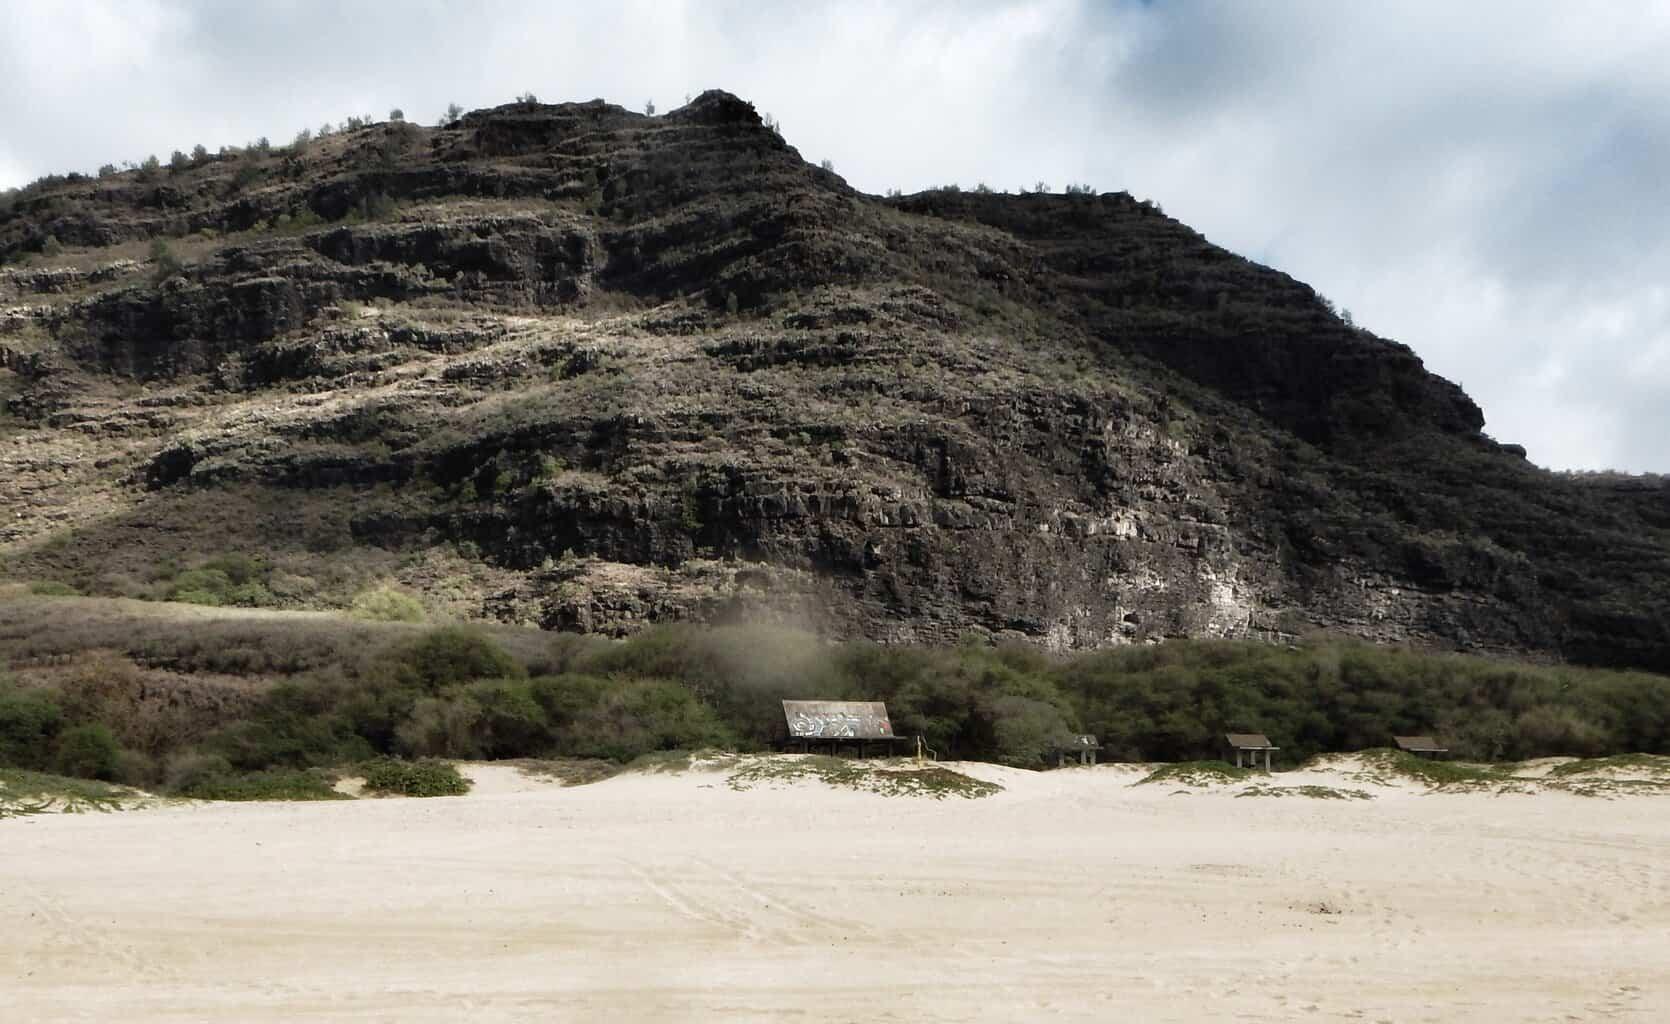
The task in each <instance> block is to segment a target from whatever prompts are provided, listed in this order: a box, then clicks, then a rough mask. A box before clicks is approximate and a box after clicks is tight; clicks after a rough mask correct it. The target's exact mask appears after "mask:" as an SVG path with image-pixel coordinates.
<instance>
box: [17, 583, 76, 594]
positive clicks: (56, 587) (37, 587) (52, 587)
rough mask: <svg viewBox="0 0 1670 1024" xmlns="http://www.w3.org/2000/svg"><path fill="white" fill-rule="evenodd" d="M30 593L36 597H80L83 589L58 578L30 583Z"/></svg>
mask: <svg viewBox="0 0 1670 1024" xmlns="http://www.w3.org/2000/svg"><path fill="white" fill-rule="evenodd" d="M29 593H31V594H34V595H35V596H36V597H80V596H81V591H79V590H77V589H75V588H74V587H72V586H70V585H69V584H68V583H61V582H59V581H58V580H36V581H35V582H34V583H31V584H29Z"/></svg>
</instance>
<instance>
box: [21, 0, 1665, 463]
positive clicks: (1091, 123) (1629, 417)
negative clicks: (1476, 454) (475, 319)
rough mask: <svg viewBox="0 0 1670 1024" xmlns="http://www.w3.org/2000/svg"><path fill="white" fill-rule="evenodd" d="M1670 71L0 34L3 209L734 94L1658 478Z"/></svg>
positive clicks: (619, 33)
mask: <svg viewBox="0 0 1670 1024" xmlns="http://www.w3.org/2000/svg"><path fill="white" fill-rule="evenodd" d="M1666 52H1670V8H1666V7H1664V6H1662V5H1657V4H1653V3H1651V2H1649V0H1634V2H1631V0H1617V2H1613V3H1609V4H1606V5H1598V6H1597V5H1586V6H1585V5H1573V4H1569V3H1558V2H1541V0H1537V2H1532V0H1496V2H1484V0H1479V2H1475V3H1470V4H1463V5H1456V4H1453V3H1438V2H1412V3H1406V4H1399V5H1370V4H1341V3H1337V2H1332V0H1289V2H1282V3H1274V4H1244V3H1230V2H1198V3H1166V4H1139V3H1129V4H1124V3H1101V2H1094V0H1083V2H1074V0H1044V2H1037V3H1020V2H1005V0H982V2H973V3H970V2H962V3H953V2H949V0H940V2H924V3H909V4H906V3H882V2H878V0H850V2H845V3H839V2H835V0H827V2H808V3H803V4H794V5H770V6H767V5H758V4H754V3H749V2H746V0H723V2H719V3H712V4H696V3H675V2H671V0H669V2H665V3H663V2H655V0H634V2H630V3H621V2H611V3H605V2H590V3H569V4H562V5H552V4H547V3H542V2H536V0H496V2H488V3H485V4H481V5H454V4H450V3H444V2H441V0H426V2H422V3H405V4H395V3H386V4H372V3H362V4H349V5H339V4H335V3H325V2H323V0H291V2H288V3H284V4H278V5H267V6H256V5H233V4H221V3H216V2H208V0H202V2H188V0H83V2H81V3H78V4H76V5H74V6H73V7H64V6H62V5H40V4H9V5H0V75H3V77H4V80H5V81H9V82H13V83H27V87H26V88H13V89H10V90H8V91H6V92H5V93H3V94H0V123H4V124H5V125H6V126H7V127H6V130H5V132H4V133H0V185H6V184H14V185H15V184H21V183H22V182H23V181H25V180H27V179H29V178H33V177H35V176H38V175H40V174H44V173H48V172H53V171H65V170H71V169H79V170H83V171H86V170H91V169H92V168H94V167H96V166H97V165H98V164H100V163H103V162H106V161H118V162H119V161H120V160H122V159H132V160H138V159H141V158H143V157H144V156H145V155H146V154H148V153H153V152H154V153H157V154H159V155H161V156H164V157H166V156H167V153H168V152H169V151H170V150H172V149H175V148H180V149H189V148H190V147H191V146H192V145H193V144H195V143H198V142H202V143H205V144H207V145H209V146H211V147H214V146H218V145H221V144H225V143H232V144H238V143H242V142H245V141H247V140H249V139H251V138H254V137H255V136H258V135H268V136H270V137H272V138H273V139H275V140H282V139H287V138H288V137H290V135H292V134H293V133H294V132H295V131H296V129H298V128H301V127H303V126H307V127H316V126H317V125H318V124H319V123H320V122H321V121H325V120H332V121H338V120H340V119H341V118H342V117H344V116H346V115H348V114H356V113H357V114H372V115H376V116H381V115H382V114H384V113H385V112H386V111H387V110H388V109H389V108H390V107H391V106H396V105H398V106H400V107H402V108H403V109H404V110H405V112H406V113H407V115H408V116H409V117H412V118H415V119H419V120H425V121H428V120H432V119H433V118H434V117H435V116H436V115H437V114H439V112H440V111H441V110H442V109H443V108H444V107H445V106H446V104H447V103H449V102H452V101H457V102H459V103H462V104H464V105H465V106H467V107H475V106H483V105H488V104H491V103H497V102H502V101H504V100H506V99H508V98H510V97H511V96H512V95H514V94H516V93H519V92H522V91H524V90H528V89H532V90H534V91H535V92H537V93H538V94H539V95H540V96H541V97H542V98H544V99H547V100H558V99H590V98H592V97H595V96H602V97H605V98H607V99H610V100H612V101H614V102H618V103H622V104H624V105H627V106H630V107H638V106H640V105H641V104H642V103H643V102H644V101H645V100H647V99H653V100H654V101H655V102H656V104H657V106H658V107H660V108H661V109H663V110H667V109H670V108H672V107H674V106H676V105H677V104H678V103H680V102H682V100H683V97H684V96H685V95H686V94H695V93H698V92H700V91H701V90H703V89H705V88H709V87H719V88H725V89H729V90H731V91H732V92H736V93H738V94H739V95H742V96H744V97H745V98H747V99H750V100H753V101H754V102H755V103H756V104H757V105H758V106H759V107H760V109H761V110H762V111H769V112H771V113H773V114H775V115H776V116H777V117H778V118H779V119H780V120H781V122H782V124H783V126H784V130H785V134H786V135H787V137H788V138H789V140H790V141H791V142H792V143H794V144H795V145H796V146H797V147H798V148H799V149H800V150H801V152H802V153H803V154H804V155H805V156H806V157H807V158H808V159H811V160H820V159H824V158H828V159H831V160H833V161H834V163H835V166H836V169H837V170H838V171H840V172H841V173H842V174H843V175H844V176H845V177H847V179H848V180H849V181H851V182H852V183H853V184H854V185H856V186H858V187H860V188H864V189H866V190H869V191H874V192H879V191H882V190H884V189H887V188H891V187H898V188H903V189H905V190H907V191H910V190H915V189H919V188H923V187H927V186H930V185H934V184H939V183H943V182H946V181H953V180H954V181H959V182H962V183H963V184H973V183H975V182H978V181H985V182H988V183H990V184H992V185H993V186H995V187H999V188H1005V187H1006V188H1011V189H1013V188H1018V187H1022V186H1025V185H1028V184H1030V183H1032V182H1034V181H1036V180H1039V179H1043V180H1045V181H1047V182H1049V183H1050V184H1052V185H1053V186H1054V187H1056V188H1060V187H1062V186H1063V185H1065V184H1066V183H1067V182H1069V181H1088V182H1091V183H1092V184H1094V185H1096V186H1098V187H1101V188H1108V189H1113V188H1125V189H1129V190H1130V191H1132V192H1134V193H1136V194H1138V195H1140V196H1145V197H1151V198H1155V199H1158V200H1160V201H1161V202H1162V203H1163V204H1164V206H1165V208H1166V210H1167V212H1169V213H1171V214H1172V215H1174V216H1177V217H1179V218H1180V219H1182V220H1184V221H1185V222H1187V223H1189V224H1191V225H1193V226H1194V227H1196V228H1198V229H1199V230H1201V231H1202V232H1204V233H1205V234H1206V235H1207V236H1208V237H1209V238H1211V239H1212V240H1214V241H1216V242H1218V243H1220V244H1223V245H1226V246H1228V247H1229V248H1231V249H1234V250H1236V251H1238V252H1241V253H1244V254H1246V255H1248V256H1250V257H1252V258H1254V259H1258V260H1260V261H1262V262H1266V263H1271V264H1273V265H1275V266H1277V267H1279V268H1281V269H1283V270H1286V271H1288V272H1289V273H1292V274H1293V275H1294V276H1296V277H1299V278H1300V279H1302V280H1305V281H1308V282H1310V283H1311V284H1313V285H1315V286H1316V287H1317V288H1318V289H1319V290H1320V291H1322V292H1323V293H1324V294H1327V295H1329V296H1330V297H1331V298H1333V299H1335V300H1336V301H1338V302H1340V303H1341V304H1343V305H1345V306H1347V307H1350V308H1351V309H1352V310H1353V311H1354V313H1356V315H1357V319H1358V321H1359V322H1360V323H1362V324H1364V325H1366V326H1368V327H1370V328H1372V329H1374V330H1376V331H1378V332H1380V333H1382V334H1384V335H1386V336H1388V337H1393V338H1396V339H1398V340H1400V341H1403V342H1406V343H1408V344H1409V345H1411V346H1412V347H1413V348H1414V349H1415V350H1416V351H1417V352H1418V353H1420V354H1421V355H1422V357H1423V358H1425V359H1426V361H1427V363H1428V365H1429V366H1430V367H1432V368H1433V369H1434V370H1435V371H1437V372H1440V373H1443V374H1445V375H1446V376H1449V377H1452V378H1453V379H1456V380H1457V381H1458V382H1460V383H1461V384H1462V385H1463V386H1464V387H1466V388H1467V389H1468V390H1469V392H1470V393H1472V394H1473V396H1474V398H1475V399H1477V400H1478V401H1479V402H1480V404H1481V405H1482V406H1483V407H1484V409H1485V412H1486V415H1487V417H1488V418H1489V426H1488V428H1487V429H1489V430H1490V431H1491V432H1492V433H1493V434H1495V435H1496V436H1498V437H1499V438H1501V439H1503V440H1512V441H1519V442H1521V443H1524V444H1526V445H1527V446H1528V447H1529V448H1530V449H1531V453H1532V457H1533V458H1535V459H1536V460H1537V461H1539V462H1542V463H1545V464H1551V465H1558V466H1570V467H1591V468H1592V467H1601V466H1617V467H1622V468H1629V469H1637V470H1646V469H1656V470H1670V440H1667V439H1670V380H1667V379H1666V375H1665V373H1664V370H1663V367H1664V357H1663V355H1662V353H1663V346H1664V344H1665V340H1664V339H1665V338H1666V337H1667V336H1670V311H1667V310H1666V308H1665V302H1664V298H1663V290H1662V287H1663V286H1662V284H1661V282H1663V281H1664V280H1666V279H1667V278H1670V273H1667V271H1670V234H1667V233H1666V231H1665V230H1664V226H1663V225H1664V218H1663V215H1662V195H1661V194H1662V183H1663V181H1665V180H1666V179H1667V178H1670V62H1667V61H1664V60H1662V55H1663V54H1664V53H1666ZM1655 288H1657V289H1658V291H1656V292H1655V291H1654V289H1655Z"/></svg>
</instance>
